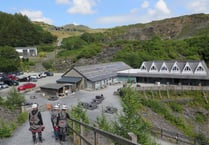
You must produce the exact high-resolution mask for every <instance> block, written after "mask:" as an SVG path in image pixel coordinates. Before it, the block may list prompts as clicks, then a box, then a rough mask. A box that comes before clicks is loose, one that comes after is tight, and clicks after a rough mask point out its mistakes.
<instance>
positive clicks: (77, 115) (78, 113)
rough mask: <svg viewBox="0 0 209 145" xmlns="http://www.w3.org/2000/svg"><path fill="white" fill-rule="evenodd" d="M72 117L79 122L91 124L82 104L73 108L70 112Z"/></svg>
mask: <svg viewBox="0 0 209 145" xmlns="http://www.w3.org/2000/svg"><path fill="white" fill-rule="evenodd" d="M70 116H71V117H72V118H74V119H76V120H78V121H82V122H84V123H86V124H89V119H88V116H87V114H86V111H84V110H83V107H82V106H81V104H80V103H79V104H78V105H77V106H74V107H72V109H71V110H70Z"/></svg>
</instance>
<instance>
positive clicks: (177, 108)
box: [168, 102, 183, 113]
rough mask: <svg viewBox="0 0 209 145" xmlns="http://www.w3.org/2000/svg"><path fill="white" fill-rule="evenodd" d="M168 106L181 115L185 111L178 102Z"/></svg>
mask: <svg viewBox="0 0 209 145" xmlns="http://www.w3.org/2000/svg"><path fill="white" fill-rule="evenodd" d="M168 105H169V106H170V108H171V109H172V110H173V111H175V112H178V113H181V112H182V111H183V107H182V106H181V105H180V104H178V103H176V102H170V103H169V104H168Z"/></svg>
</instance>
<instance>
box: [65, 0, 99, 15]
mask: <svg viewBox="0 0 209 145" xmlns="http://www.w3.org/2000/svg"><path fill="white" fill-rule="evenodd" d="M95 5H96V1H95V0H72V6H71V7H70V8H69V9H68V10H67V12H68V13H69V14H93V13H95V11H94V10H93V7H94V6H95Z"/></svg>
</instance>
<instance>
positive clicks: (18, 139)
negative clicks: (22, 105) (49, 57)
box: [0, 74, 172, 145]
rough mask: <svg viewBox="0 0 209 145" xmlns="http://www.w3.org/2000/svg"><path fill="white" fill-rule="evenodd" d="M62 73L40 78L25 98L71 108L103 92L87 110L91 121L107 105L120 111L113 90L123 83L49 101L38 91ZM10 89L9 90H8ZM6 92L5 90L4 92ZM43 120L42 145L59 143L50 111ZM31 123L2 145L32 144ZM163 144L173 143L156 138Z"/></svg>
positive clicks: (44, 114) (118, 102)
mask: <svg viewBox="0 0 209 145" xmlns="http://www.w3.org/2000/svg"><path fill="white" fill-rule="evenodd" d="M61 75H62V74H55V75H54V76H53V77H46V78H42V79H40V80H38V82H37V87H36V88H35V89H34V90H32V91H30V92H27V93H24V96H25V99H26V100H27V101H29V102H36V103H38V104H39V105H40V106H46V104H48V103H50V104H56V103H59V104H66V105H67V106H68V107H69V109H70V108H71V107H73V106H76V105H77V104H78V103H79V102H81V101H82V102H91V100H92V99H93V98H95V96H96V95H100V94H103V95H104V97H105V99H104V101H103V102H102V103H101V104H99V107H98V108H97V109H95V110H87V115H88V117H89V119H90V121H92V122H94V121H95V120H96V118H97V117H99V115H101V112H102V110H103V109H104V108H105V107H106V106H114V107H116V108H117V109H118V110H119V111H120V110H121V109H122V108H121V105H120V98H119V96H115V95H113V92H114V91H115V90H117V89H118V88H120V87H122V84H117V85H112V86H107V88H104V89H101V90H96V91H85V90H80V91H78V92H75V94H69V95H68V96H66V97H63V98H60V99H59V100H56V101H49V100H48V99H47V98H45V97H43V96H42V93H41V92H39V91H37V90H39V87H40V86H42V85H45V84H47V83H56V80H57V79H59V78H60V77H61ZM7 91H8V90H7ZM4 93H5V92H4ZM34 95H35V96H36V97H37V99H31V98H30V96H34ZM106 115H107V118H108V119H110V120H114V119H115V117H116V116H115V115H114V114H106ZM42 116H43V121H44V125H45V130H44V132H43V138H44V142H43V143H42V145H58V144H59V143H58V142H56V141H55V140H54V138H53V132H52V126H51V122H50V113H49V112H48V111H42ZM28 128H29V124H28V121H27V122H26V123H24V124H23V125H22V126H21V127H19V128H18V129H17V130H16V131H15V132H14V134H13V136H12V137H10V138H7V139H3V140H0V145H30V144H31V145H32V144H33V143H32V136H31V132H29V130H28ZM156 141H157V142H158V143H159V144H161V145H172V144H170V143H167V142H165V141H162V140H156Z"/></svg>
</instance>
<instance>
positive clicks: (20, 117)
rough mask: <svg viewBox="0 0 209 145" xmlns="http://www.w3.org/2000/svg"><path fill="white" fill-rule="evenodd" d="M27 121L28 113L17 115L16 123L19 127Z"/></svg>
mask: <svg viewBox="0 0 209 145" xmlns="http://www.w3.org/2000/svg"><path fill="white" fill-rule="evenodd" d="M27 119H28V113H27V112H22V113H20V114H19V115H18V117H17V123H18V124H19V125H21V124H23V123H25V121H26V120H27Z"/></svg>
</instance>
